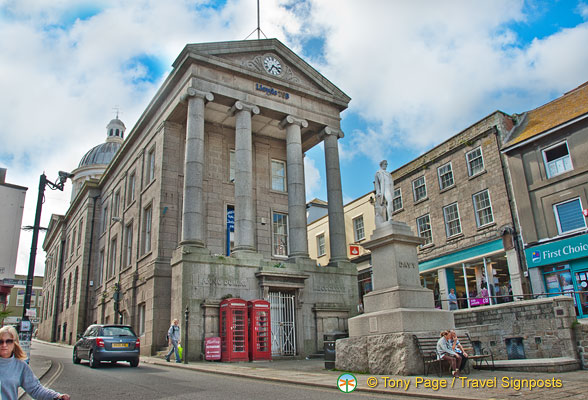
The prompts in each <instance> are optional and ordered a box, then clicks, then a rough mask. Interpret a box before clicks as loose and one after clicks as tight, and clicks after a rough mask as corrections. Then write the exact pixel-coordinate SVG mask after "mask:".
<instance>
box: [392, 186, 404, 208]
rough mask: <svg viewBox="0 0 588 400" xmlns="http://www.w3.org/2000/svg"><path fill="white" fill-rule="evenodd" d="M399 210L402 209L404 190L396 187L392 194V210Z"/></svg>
mask: <svg viewBox="0 0 588 400" xmlns="http://www.w3.org/2000/svg"><path fill="white" fill-rule="evenodd" d="M398 210H402V191H401V190H400V188H395V189H394V195H393V196H392V212H394V211H398Z"/></svg>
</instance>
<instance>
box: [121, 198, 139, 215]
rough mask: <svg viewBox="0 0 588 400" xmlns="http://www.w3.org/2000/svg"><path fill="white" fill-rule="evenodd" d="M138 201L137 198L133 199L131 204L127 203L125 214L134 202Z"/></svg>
mask: <svg viewBox="0 0 588 400" xmlns="http://www.w3.org/2000/svg"><path fill="white" fill-rule="evenodd" d="M136 202H137V199H133V201H131V202H130V203H129V204H127V206H126V207H125V209H124V210H123V214H125V213H126V212H127V211H129V208H131V207H132V206H133V204H135V203H136Z"/></svg>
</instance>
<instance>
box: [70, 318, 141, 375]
mask: <svg viewBox="0 0 588 400" xmlns="http://www.w3.org/2000/svg"><path fill="white" fill-rule="evenodd" d="M140 352H141V343H140V340H139V338H138V337H137V335H135V332H134V331H133V328H131V327H130V326H128V325H90V326H89V327H88V329H86V332H84V334H83V335H82V337H81V338H80V339H79V340H78V341H77V343H76V344H75V346H74V349H73V357H72V358H73V362H74V364H79V363H80V361H81V360H88V361H89V362H90V367H92V368H96V367H98V366H99V365H100V362H102V361H111V362H117V361H128V362H129V363H130V364H131V367H136V366H137V365H139V353H140Z"/></svg>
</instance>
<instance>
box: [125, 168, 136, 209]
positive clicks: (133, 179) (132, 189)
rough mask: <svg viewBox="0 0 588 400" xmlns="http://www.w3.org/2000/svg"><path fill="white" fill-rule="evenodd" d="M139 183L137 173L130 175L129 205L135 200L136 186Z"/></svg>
mask: <svg viewBox="0 0 588 400" xmlns="http://www.w3.org/2000/svg"><path fill="white" fill-rule="evenodd" d="M136 182H137V175H136V174H135V171H133V172H131V174H130V175H129V181H128V182H127V205H129V204H131V203H132V202H133V201H134V200H135V184H136Z"/></svg>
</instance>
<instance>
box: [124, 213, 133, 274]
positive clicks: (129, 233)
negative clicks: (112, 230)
mask: <svg viewBox="0 0 588 400" xmlns="http://www.w3.org/2000/svg"><path fill="white" fill-rule="evenodd" d="M124 257H125V266H129V265H131V262H132V261H133V223H132V222H131V223H129V224H127V226H126V228H125V255H124Z"/></svg>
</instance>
